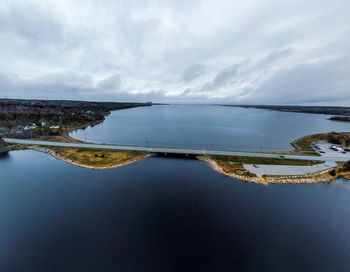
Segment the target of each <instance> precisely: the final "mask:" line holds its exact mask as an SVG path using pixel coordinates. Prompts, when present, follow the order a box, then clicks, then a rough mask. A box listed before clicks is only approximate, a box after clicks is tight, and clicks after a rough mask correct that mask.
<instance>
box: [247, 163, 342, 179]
mask: <svg viewBox="0 0 350 272" xmlns="http://www.w3.org/2000/svg"><path fill="white" fill-rule="evenodd" d="M243 166H244V168H245V169H246V170H248V171H249V172H250V173H253V174H256V175H259V176H263V175H271V176H288V175H307V174H311V173H315V172H319V171H322V170H326V169H331V168H333V167H336V166H337V164H336V163H335V162H327V163H321V164H315V165H310V166H299V165H263V164H258V165H257V164H255V166H256V167H254V165H252V164H244V165H243Z"/></svg>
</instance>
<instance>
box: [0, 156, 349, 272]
mask: <svg viewBox="0 0 350 272" xmlns="http://www.w3.org/2000/svg"><path fill="white" fill-rule="evenodd" d="M0 173H1V179H0V218H1V220H0V271H4V272H6V271H11V272H16V271H45V272H47V271H269V272H271V271H349V267H350V258H349V252H350V216H349V207H350V182H349V181H346V180H343V179H339V180H337V181H336V182H333V183H331V184H317V185H269V186H264V185H256V184H250V183H246V182H241V181H238V180H235V179H232V178H228V177H226V176H223V175H221V174H219V173H217V172H215V171H213V170H212V169H211V168H210V166H209V165H208V164H207V163H205V162H201V161H198V160H191V159H187V160H185V159H177V158H160V157H153V158H149V159H146V160H142V161H139V162H137V163H134V164H132V165H128V166H125V167H121V168H117V169H110V170H100V171H97V170H95V171H94V170H87V169H82V168H78V167H74V166H71V165H69V164H65V163H63V162H61V161H58V160H56V159H54V158H52V157H50V156H49V155H47V154H43V153H38V152H35V151H29V150H28V151H14V152H11V153H9V155H8V156H5V157H1V158H0Z"/></svg>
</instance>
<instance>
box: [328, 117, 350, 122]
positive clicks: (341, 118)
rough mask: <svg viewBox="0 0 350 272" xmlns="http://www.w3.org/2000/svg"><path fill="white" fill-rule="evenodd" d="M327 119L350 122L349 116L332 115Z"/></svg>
mask: <svg viewBox="0 0 350 272" xmlns="http://www.w3.org/2000/svg"><path fill="white" fill-rule="evenodd" d="M329 120H333V121H343V122H350V116H332V117H331V118H329Z"/></svg>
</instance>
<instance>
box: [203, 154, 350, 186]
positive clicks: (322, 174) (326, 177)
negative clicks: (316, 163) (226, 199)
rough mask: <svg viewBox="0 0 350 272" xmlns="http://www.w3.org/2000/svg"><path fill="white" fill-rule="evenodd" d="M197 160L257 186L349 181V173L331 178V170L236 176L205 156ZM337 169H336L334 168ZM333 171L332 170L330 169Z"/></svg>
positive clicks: (224, 173)
mask: <svg viewBox="0 0 350 272" xmlns="http://www.w3.org/2000/svg"><path fill="white" fill-rule="evenodd" d="M197 159H198V160H200V161H205V162H207V163H209V164H210V166H211V167H212V169H213V170H215V171H217V172H219V173H221V174H223V175H225V176H227V177H231V178H235V179H238V180H241V181H246V182H251V183H257V184H264V185H268V184H317V183H330V182H332V181H334V180H335V179H337V178H340V177H343V178H345V179H350V175H349V173H342V174H338V175H335V176H331V175H330V174H329V171H330V170H331V169H327V170H322V171H319V172H314V173H310V174H306V175H294V176H291V175H286V176H278V175H276V176H258V175H256V176H254V177H249V176H245V175H238V174H235V173H227V172H225V171H224V170H223V169H222V168H221V167H220V166H219V165H218V164H217V162H216V161H215V160H213V159H210V158H208V157H205V156H198V157H197ZM335 168H337V167H335ZM332 169H334V168H332Z"/></svg>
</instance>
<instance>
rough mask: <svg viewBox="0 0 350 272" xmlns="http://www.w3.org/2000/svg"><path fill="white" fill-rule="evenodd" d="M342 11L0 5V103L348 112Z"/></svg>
mask: <svg viewBox="0 0 350 272" xmlns="http://www.w3.org/2000/svg"><path fill="white" fill-rule="evenodd" d="M349 14H350V1H349V0H332V1H329V0H325V1H323V0H303V1H300V0H293V1H291V0H286V1H282V0H281V1H277V0H271V1H269V0H264V1H262V0H245V1H234V0H227V1H226V0H213V1H207V0H198V1H196V0H191V1H188V0H173V1H170V0H169V1H167V0H162V1H146V0H144V1H140V0H135V1H134V0H125V1H116V0H114V1H107V0H95V1H93V0H82V1H75V0H69V1H64V0H56V1H49V0H45V1H42V0H41V1H30V0H25V1H16V0H1V2H0V96H1V97H9V98H12V97H13V98H50V99H56V98H59V99H81V100H106V101H131V100H132V101H148V100H151V101H154V102H176V103H178V102H189V103H190V102H198V103H223V102H224V103H244V104H252V103H259V104H310V105H311V104H325V105H326V104H334V105H350V15H349Z"/></svg>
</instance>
